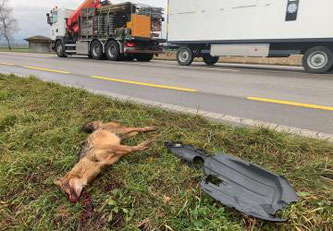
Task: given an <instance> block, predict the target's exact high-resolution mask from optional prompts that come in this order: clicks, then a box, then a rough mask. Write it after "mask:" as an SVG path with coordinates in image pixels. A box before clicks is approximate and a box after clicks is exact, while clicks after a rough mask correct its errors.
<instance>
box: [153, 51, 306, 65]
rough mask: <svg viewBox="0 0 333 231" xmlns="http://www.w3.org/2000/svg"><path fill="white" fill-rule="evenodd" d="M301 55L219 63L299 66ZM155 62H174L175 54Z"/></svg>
mask: <svg viewBox="0 0 333 231" xmlns="http://www.w3.org/2000/svg"><path fill="white" fill-rule="evenodd" d="M302 57H303V56H302V55H293V56H290V57H287V58H266V57H262V58H261V57H222V58H220V60H219V62H220V63H238V64H265V65H285V66H301V65H302ZM155 59H156V60H168V61H175V60H177V58H176V52H175V51H168V52H166V53H164V54H160V55H159V56H158V57H155ZM194 61H195V62H203V60H202V58H195V59H194Z"/></svg>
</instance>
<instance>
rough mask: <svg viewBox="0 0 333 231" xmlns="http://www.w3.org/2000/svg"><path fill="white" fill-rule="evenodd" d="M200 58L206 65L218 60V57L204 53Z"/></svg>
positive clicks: (213, 63)
mask: <svg viewBox="0 0 333 231" xmlns="http://www.w3.org/2000/svg"><path fill="white" fill-rule="evenodd" d="M202 58H203V60H204V62H205V63H206V64H207V65H208V66H212V65H215V64H216V63H217V62H218V61H219V57H214V56H211V55H209V54H207V55H204V56H203V57H202Z"/></svg>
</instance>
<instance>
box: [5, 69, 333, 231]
mask: <svg viewBox="0 0 333 231" xmlns="http://www.w3.org/2000/svg"><path fill="white" fill-rule="evenodd" d="M92 120H104V121H117V122H120V123H122V124H125V125H130V126H148V125H154V126H158V127H160V131H159V132H158V133H157V134H155V135H157V138H156V142H155V143H154V144H153V146H152V148H151V149H150V150H148V151H145V152H141V153H135V154H133V155H130V156H128V157H126V158H124V159H123V160H121V161H120V162H119V163H117V164H116V165H114V166H112V167H110V168H108V169H107V170H106V171H105V172H104V173H103V174H102V175H101V176H100V177H99V178H97V180H96V181H95V182H94V183H93V184H92V185H91V186H90V187H88V188H87V195H88V196H86V198H85V199H86V200H88V201H89V200H90V199H89V197H91V198H92V202H93V207H94V209H93V211H92V209H91V208H90V207H89V206H88V207H86V206H85V203H83V202H81V205H80V204H77V205H75V206H73V205H72V204H71V203H69V202H68V200H67V198H66V197H65V195H63V194H62V193H61V192H60V191H59V190H58V188H57V187H55V186H54V185H53V183H52V182H53V180H54V179H55V178H57V177H59V176H63V175H64V174H65V173H66V172H67V171H68V170H70V169H71V168H72V167H73V166H74V165H75V163H76V162H77V159H78V153H79V151H80V150H81V148H82V146H83V144H84V142H85V139H86V137H87V135H86V134H83V133H82V132H81V131H80V128H81V126H82V125H83V124H84V123H85V122H88V121H92ZM152 135H153V134H143V135H140V136H138V137H137V138H135V139H134V140H130V141H128V144H129V145H133V144H136V143H139V142H141V141H143V140H145V139H147V138H148V137H151V136H152ZM170 140H171V141H182V142H183V143H189V144H192V145H195V146H197V147H200V148H204V149H206V150H208V151H209V152H211V153H216V152H218V151H224V152H226V153H230V154H232V155H235V156H238V157H240V158H242V159H245V160H247V161H251V162H252V163H255V164H259V165H261V166H263V167H265V168H267V169H269V170H272V171H275V172H277V173H279V174H282V175H284V176H286V177H287V178H288V179H289V181H290V182H291V183H292V184H293V185H294V186H295V188H296V189H297V192H298V195H299V197H300V202H299V203H297V204H293V205H291V206H290V207H288V208H287V209H285V210H283V211H282V212H281V213H280V214H279V216H282V217H285V218H288V219H289V220H288V222H286V223H270V222H264V221H261V220H259V219H255V218H252V217H246V216H243V215H242V214H240V213H239V212H237V211H235V210H233V209H229V208H226V207H224V206H223V205H221V204H219V203H217V202H215V201H214V200H212V199H211V198H210V197H209V196H207V195H206V194H205V193H203V192H202V191H201V190H200V186H199V182H200V178H201V171H200V170H194V169H192V168H190V167H188V166H187V165H186V164H184V163H183V162H182V161H181V160H179V159H177V158H176V157H174V156H173V155H171V154H169V153H168V152H167V151H166V149H165V148H164V142H165V141H170ZM0 156H1V158H0V230H15V229H16V230H77V229H79V230H124V231H125V230H126V231H127V230H145V231H152V230H175V231H178V230H191V231H192V230H202V231H206V230H212V231H215V230H259V229H260V230H327V231H328V230H332V227H333V206H332V203H333V183H332V180H329V178H331V177H332V175H333V144H332V143H328V142H325V141H320V140H314V139H308V138H302V137H297V136H292V135H288V134H285V133H279V132H274V131H271V130H267V129H264V128H253V129H252V128H243V127H232V126H229V125H226V124H221V123H217V122H209V121H207V120H205V119H203V118H201V117H198V116H195V115H185V114H177V113H174V112H168V111H165V110H162V109H160V108H153V107H144V106H141V105H137V104H134V103H131V102H120V101H117V100H111V99H109V98H107V97H104V96H98V95H94V94H90V93H88V92H86V91H84V90H79V89H73V88H68V87H63V86H60V85H57V84H51V83H44V82H41V81H39V80H37V79H35V78H24V79H22V78H18V77H15V76H5V75H0ZM165 196H167V197H170V201H169V203H164V202H163V198H165ZM86 205H87V204H86Z"/></svg>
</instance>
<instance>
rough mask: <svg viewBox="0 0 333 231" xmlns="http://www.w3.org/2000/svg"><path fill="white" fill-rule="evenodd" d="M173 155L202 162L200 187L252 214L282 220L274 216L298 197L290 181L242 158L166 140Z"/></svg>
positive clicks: (221, 200)
mask: <svg viewBox="0 0 333 231" xmlns="http://www.w3.org/2000/svg"><path fill="white" fill-rule="evenodd" d="M166 147H167V148H168V150H169V151H170V152H172V153H173V154H174V155H176V156H178V157H180V158H182V159H183V160H185V161H186V162H187V163H188V164H190V165H194V164H195V163H196V162H203V171H204V177H203V179H202V181H201V188H202V189H203V190H204V191H205V192H206V193H208V194H209V195H210V196H211V197H213V198H214V199H215V200H218V201H220V202H221V203H222V204H224V205H226V206H228V207H230V208H235V209H236V210H238V211H240V212H242V213H245V214H247V215H250V216H254V217H257V218H260V219H263V220H267V221H275V222H282V221H286V219H279V218H276V217H275V214H276V212H277V211H279V210H281V209H283V208H284V207H286V206H287V205H289V204H290V203H292V202H297V201H298V198H297V195H296V191H295V189H294V188H293V187H292V186H291V185H290V184H289V183H288V181H287V180H286V179H285V178H284V177H282V176H279V175H277V174H275V173H272V172H269V171H267V170H265V169H263V168H261V167H258V166H256V165H253V164H251V163H248V162H245V161H243V160H241V159H238V158H235V157H232V156H229V155H226V154H218V155H216V156H213V157H210V156H208V155H207V154H206V153H205V152H204V151H203V150H200V149H196V148H194V147H193V146H190V145H183V144H181V143H171V142H169V143H166Z"/></svg>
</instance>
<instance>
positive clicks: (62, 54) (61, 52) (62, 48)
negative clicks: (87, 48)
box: [55, 40, 67, 58]
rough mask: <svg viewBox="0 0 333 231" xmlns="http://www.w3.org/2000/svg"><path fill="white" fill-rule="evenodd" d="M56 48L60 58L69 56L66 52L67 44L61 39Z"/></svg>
mask: <svg viewBox="0 0 333 231" xmlns="http://www.w3.org/2000/svg"><path fill="white" fill-rule="evenodd" d="M55 50H56V53H57V55H58V57H60V58H64V57H67V56H66V52H65V45H64V44H63V42H61V41H60V40H59V41H57V42H56V46H55Z"/></svg>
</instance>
